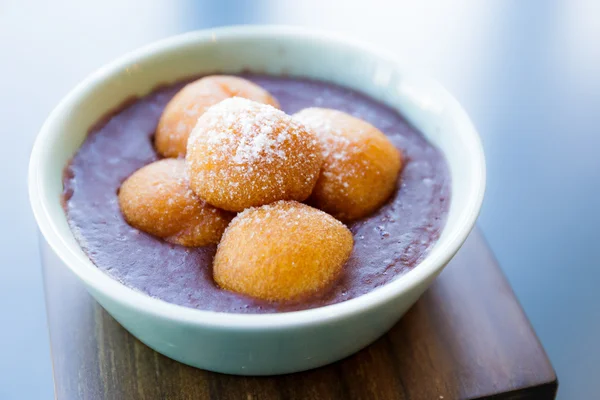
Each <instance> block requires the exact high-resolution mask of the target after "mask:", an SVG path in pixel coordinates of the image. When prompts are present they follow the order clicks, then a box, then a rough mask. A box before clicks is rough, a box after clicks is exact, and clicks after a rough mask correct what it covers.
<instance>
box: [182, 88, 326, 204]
mask: <svg viewBox="0 0 600 400" xmlns="http://www.w3.org/2000/svg"><path fill="white" fill-rule="evenodd" d="M186 162H187V164H188V173H189V177H190V187H191V188H192V190H193V191H194V192H195V193H196V194H197V195H198V196H199V197H200V198H201V199H203V200H204V201H206V202H207V203H209V204H212V205H213V206H215V207H219V208H222V209H224V210H229V211H243V210H244V209H246V208H248V207H255V206H261V205H263V204H269V203H272V202H274V201H277V200H298V201H303V200H305V199H307V198H308V196H309V195H310V193H311V191H312V189H313V187H314V185H315V182H316V181H317V178H318V176H319V170H320V168H321V164H322V156H321V150H320V146H319V141H318V139H317V137H316V136H315V135H314V134H313V132H312V131H310V130H307V129H306V128H305V127H304V126H303V125H302V124H300V123H299V122H297V121H296V120H294V119H293V118H292V117H290V116H289V115H287V114H285V113H284V112H283V111H280V110H278V109H276V108H274V107H272V106H269V105H265V104H260V103H257V102H254V101H250V100H247V99H242V98H240V97H233V98H230V99H226V100H223V101H222V102H220V103H219V104H217V105H215V106H213V107H211V108H209V109H208V110H206V112H205V113H204V114H203V115H202V117H200V119H198V123H197V124H196V127H195V128H194V130H193V131H192V133H191V135H190V139H189V142H188V149H187V156H186Z"/></svg>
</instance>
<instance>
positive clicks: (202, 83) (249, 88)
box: [154, 75, 279, 157]
mask: <svg viewBox="0 0 600 400" xmlns="http://www.w3.org/2000/svg"><path fill="white" fill-rule="evenodd" d="M234 96H238V97H244V98H247V99H250V100H254V101H257V102H259V103H265V104H270V105H272V106H273V107H276V108H279V103H278V102H277V100H275V98H273V96H271V95H270V94H269V92H267V91H266V90H264V89H263V88H261V87H260V86H258V85H256V84H254V83H252V82H250V81H248V80H246V79H243V78H238V77H236V76H226V75H214V76H207V77H204V78H201V79H198V80H197V81H194V82H191V83H189V84H187V85H186V86H185V87H184V88H183V89H181V90H180V91H179V92H178V93H177V94H176V95H175V97H173V98H172V99H171V101H170V102H169V104H167V106H166V107H165V110H164V111H163V113H162V115H161V117H160V121H159V122H158V127H157V128H156V136H155V143H154V144H155V146H156V150H157V151H158V152H159V153H160V154H162V155H163V156H165V157H183V156H185V151H186V147H187V140H188V137H189V135H190V132H191V131H192V129H194V126H196V121H197V120H198V117H200V116H201V115H202V113H204V111H206V109H207V108H209V107H210V106H212V105H215V104H217V103H218V102H220V101H221V100H225V99H227V98H229V97H234Z"/></svg>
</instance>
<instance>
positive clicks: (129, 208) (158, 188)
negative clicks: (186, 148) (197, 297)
mask: <svg viewBox="0 0 600 400" xmlns="http://www.w3.org/2000/svg"><path fill="white" fill-rule="evenodd" d="M119 205H120V207H121V212H122V213H123V216H124V217H125V220H126V221H127V222H128V223H129V224H130V225H131V226H133V227H135V228H137V229H139V230H141V231H144V232H146V233H149V234H151V235H154V236H158V237H160V238H164V239H165V240H166V241H168V242H171V243H175V244H180V245H183V246H205V245H208V244H216V243H218V242H219V240H220V239H221V235H222V234H223V231H224V230H225V228H226V227H227V224H228V223H229V221H231V219H232V218H233V214H231V213H228V212H226V211H223V210H219V209H218V208H215V207H213V206H211V205H209V204H206V203H204V202H203V201H202V200H200V199H199V198H198V197H197V196H196V195H195V194H194V193H193V192H192V191H191V190H190V188H189V186H188V182H187V177H186V173H185V162H184V161H183V160H178V159H172V158H167V159H164V160H160V161H156V162H154V163H152V164H149V165H146V166H145V167H143V168H140V169H139V170H137V171H136V172H134V173H133V174H132V175H131V176H130V177H129V178H127V180H126V181H125V182H123V184H122V185H121V189H120V190H119Z"/></svg>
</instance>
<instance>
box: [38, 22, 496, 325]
mask: <svg viewBox="0 0 600 400" xmlns="http://www.w3.org/2000/svg"><path fill="white" fill-rule="evenodd" d="M252 35H263V36H264V35H270V36H273V37H277V38H278V39H282V38H284V37H288V38H289V37H293V38H294V39H302V40H318V41H325V42H328V43H330V44H337V45H340V46H345V47H346V48H352V50H353V51H357V52H361V53H363V54H366V55H368V56H369V57H370V58H374V59H385V60H391V61H393V65H394V69H396V70H401V71H403V72H410V75H411V76H418V77H419V79H424V80H427V81H429V83H430V84H431V85H433V87H435V90H436V92H438V93H439V94H440V95H442V96H443V97H444V103H445V105H447V106H449V108H451V109H452V118H454V119H460V120H461V126H462V129H460V131H461V134H462V140H463V141H464V144H465V146H468V148H469V150H470V151H469V152H468V154H469V156H471V157H472V162H473V163H474V165H476V166H477V167H478V168H477V170H476V171H474V175H473V176H474V177H473V179H474V182H473V183H474V184H473V190H472V191H473V193H471V194H470V195H469V196H467V202H466V203H465V205H464V209H465V210H466V211H465V212H464V213H463V215H462V216H461V218H460V219H459V220H457V222H456V224H455V227H454V229H453V231H452V232H449V234H448V236H447V237H446V239H445V240H444V241H443V242H442V241H438V243H437V244H436V250H435V251H432V252H431V253H430V254H428V255H427V256H426V257H425V259H424V260H423V261H422V262H421V263H420V264H419V265H417V266H416V267H415V268H413V269H412V270H410V271H408V272H407V273H405V274H404V275H402V276H400V277H398V278H397V279H395V280H393V281H391V282H389V283H387V284H385V285H382V286H381V287H379V288H376V289H374V290H372V291H370V292H368V293H366V294H364V295H361V296H358V297H356V298H353V299H349V300H346V301H343V302H340V303H336V304H331V305H327V306H323V307H318V308H312V309H307V310H300V311H290V312H282V313H267V314H240V313H228V312H218V311H208V310H198V309H194V308H189V307H185V306H181V305H177V304H173V303H168V302H166V301H164V300H160V299H157V298H154V297H151V296H149V295H147V294H145V293H142V292H140V291H138V290H136V289H134V288H130V287H128V286H126V285H125V284H123V283H121V282H119V281H118V280H116V279H114V278H113V277H111V276H109V275H108V274H106V273H105V272H102V271H101V270H100V269H99V268H98V267H96V266H95V265H94V264H93V263H92V262H91V261H90V260H89V259H88V258H87V257H84V256H82V254H81V252H80V251H79V249H77V251H76V250H74V249H73V248H72V246H71V245H70V244H69V243H68V242H67V241H66V240H65V238H64V237H62V236H61V234H60V233H59V230H58V228H57V224H56V221H57V218H59V217H58V216H57V215H52V213H51V212H50V210H49V208H48V206H47V203H48V202H49V201H51V200H49V198H48V196H45V188H44V184H43V177H44V176H45V175H47V174H49V173H50V172H48V173H46V172H45V169H46V168H43V167H44V166H45V165H46V164H47V163H48V160H49V159H50V158H51V153H52V152H51V151H47V149H48V148H49V147H48V144H47V143H48V142H49V141H51V140H52V139H55V137H56V136H60V133H59V132H57V130H56V129H55V128H54V125H55V124H56V123H57V121H58V120H59V119H60V118H61V116H62V115H63V114H65V113H66V112H68V111H69V107H68V105H69V104H71V103H72V102H75V101H77V100H78V99H79V98H81V97H84V96H86V95H88V94H91V93H93V92H94V90H95V87H96V86H98V85H101V84H102V82H103V81H104V80H105V79H107V78H109V77H110V76H112V75H113V74H116V73H118V72H119V71H121V70H122V69H123V68H124V67H126V66H128V65H131V64H132V63H133V62H137V61H140V60H141V59H144V57H145V56H148V55H152V54H155V53H160V52H163V51H167V50H169V49H172V48H174V47H179V46H185V45H186V44H191V43H200V42H208V41H214V40H215V38H226V39H228V40H232V39H238V38H245V37H248V36H252ZM55 140H56V139H55ZM485 182H486V174H485V158H484V153H483V147H482V144H481V140H480V138H479V136H478V134H477V132H476V130H475V128H474V126H473V124H472V122H471V120H470V119H469V117H468V116H467V114H466V112H465V111H464V110H463V108H462V107H461V106H460V104H459V103H458V102H457V101H456V100H455V99H454V97H452V96H451V95H450V94H449V93H448V92H447V91H446V90H445V89H444V88H443V87H442V86H441V85H440V84H438V83H436V82H435V81H433V80H431V79H429V78H426V77H424V76H422V75H421V74H419V73H418V72H416V71H414V70H412V69H410V68H408V67H406V66H404V65H403V64H402V63H401V62H400V61H399V60H398V59H397V58H396V57H395V56H394V55H393V54H391V53H390V52H388V51H386V50H383V49H380V48H378V47H377V46H374V45H372V44H368V43H365V42H363V41H360V40H356V39H351V38H348V37H345V36H341V35H339V34H336V33H332V32H328V31H322V30H318V29H309V28H299V27H289V26H281V25H253V26H244V25H241V26H228V27H221V28H214V29H206V30H199V31H192V32H188V33H184V34H181V35H176V36H172V37H169V38H166V39H163V40H160V41H157V42H154V43H151V44H148V45H146V46H143V47H141V48H139V49H137V50H134V51H132V52H129V53H127V54H125V55H123V56H121V57H119V58H117V59H116V60H114V61H112V62H110V63H108V64H106V65H105V66H103V67H100V68H99V69H98V70H96V71H95V72H93V73H92V74H90V75H89V76H88V77H87V78H85V79H84V80H83V81H81V82H80V83H79V84H78V85H77V86H76V87H75V88H74V89H72V90H71V91H70V92H69V93H68V94H67V95H66V96H65V97H64V98H63V99H62V100H61V101H60V103H59V104H58V105H57V106H56V108H55V109H54V110H53V111H52V112H51V113H50V115H49V116H48V118H47V119H46V121H45V123H44V124H43V126H42V128H41V130H40V132H39V134H38V136H37V138H36V140H35V143H34V146H33V150H32V153H31V158H30V163H29V179H28V186H29V198H30V202H31V207H32V209H33V213H34V216H35V219H36V221H37V224H38V227H39V229H40V231H41V233H42V235H43V236H44V238H45V240H46V241H47V242H48V244H49V245H50V247H51V248H52V250H53V251H54V252H55V254H56V255H58V257H59V258H60V259H61V260H62V261H63V262H64V263H65V264H66V265H67V266H68V267H69V269H70V270H71V271H72V272H73V273H75V274H76V275H77V276H78V277H79V278H80V279H81V280H83V281H84V283H85V284H86V285H87V286H89V287H91V288H93V289H94V290H97V291H98V292H101V293H103V294H104V295H105V296H107V297H108V298H111V299H114V301H117V302H119V303H123V304H124V305H126V306H128V307H131V308H134V309H137V310H138V311H143V312H144V313H146V314H151V315H153V316H155V317H159V318H163V319H167V320H171V321H174V322H178V323H186V324H192V325H202V326H206V327H215V328H230V329H265V328H290V327H298V326H305V325H315V324H323V323H335V321H338V320H340V319H343V318H346V317H348V316H351V315H354V314H357V313H363V312H368V311H370V310H372V309H374V308H377V307H379V306H381V305H383V304H386V303H387V302H389V301H391V300H392V299H394V298H395V297H397V296H399V295H401V294H402V293H405V292H409V291H411V289H414V288H415V287H418V286H419V285H421V284H423V283H424V282H426V281H427V280H428V279H430V278H433V277H435V276H436V275H437V274H438V273H439V272H440V271H441V270H442V269H443V267H444V266H445V265H446V264H447V263H448V261H450V259H451V258H452V257H453V256H454V254H455V253H456V252H457V251H458V249H459V248H460V247H461V246H462V244H463V243H464V241H465V240H466V238H467V236H468V235H469V233H470V231H471V230H472V228H473V226H474V224H475V221H476V219H477V216H478V215H479V211H480V208H481V204H482V201H483V196H484V192H485ZM55 214H56V213H55ZM62 218H64V214H63V215H62Z"/></svg>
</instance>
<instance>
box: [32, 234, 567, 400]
mask: <svg viewBox="0 0 600 400" xmlns="http://www.w3.org/2000/svg"><path fill="white" fill-rule="evenodd" d="M42 255H43V271H44V282H45V289H46V304H47V308H48V322H49V326H50V341H51V349H52V352H51V353H52V363H53V371H54V383H55V390H56V396H57V399H58V400H74V399H93V400H97V399H98V400H99V399H110V400H120V399H170V400H175V399H201V398H218V399H327V398H333V399H342V398H343V399H373V398H377V399H413V400H415V399H416V400H418V399H436V400H437V399H446V400H453V399H479V398H488V397H490V396H492V397H491V398H493V399H536V400H537V399H539V400H546V399H548V400H549V399H554V396H555V393H556V389H557V381H556V376H555V374H554V370H553V369H552V366H551V365H550V363H549V361H548V358H547V357H546V353H545V352H544V350H543V348H542V346H541V345H540V342H539V341H538V339H537V337H536V335H535V333H534V332H533V330H532V328H531V326H530V324H529V321H528V320H527V318H526V316H525V314H524V313H523V310H522V309H521V306H520V305H519V303H518V301H517V300H516V298H515V296H514V294H513V292H512V290H511V288H510V286H509V285H508V283H507V281H506V279H505V278H504V275H503V274H502V273H501V271H500V269H499V268H498V265H497V264H496V261H495V260H494V257H493V255H492V253H491V252H490V250H489V248H488V246H487V244H486V243H485V241H484V239H483V237H482V235H481V233H480V232H479V231H478V230H475V231H474V232H473V233H472V234H471V236H470V237H469V239H468V240H467V242H466V244H465V245H464V247H463V248H462V249H461V250H460V252H459V253H458V254H457V255H456V257H455V258H454V259H453V260H452V262H451V263H450V264H449V265H448V266H447V268H446V269H445V270H444V272H442V274H441V275H440V276H439V277H438V278H437V280H436V281H435V283H434V284H433V286H432V287H431V288H430V289H429V290H428V291H427V292H426V293H425V295H424V296H423V297H422V298H421V299H420V300H419V301H418V302H417V304H416V305H415V306H414V307H413V308H411V309H410V310H409V312H408V313H407V314H406V315H405V316H404V318H403V319H401V320H400V322H399V323H398V324H397V325H396V326H394V327H393V328H392V329H391V331H390V332H388V333H387V334H386V335H384V336H383V337H382V338H380V339H379V340H377V341H376V342H375V343H373V344H372V345H371V346H369V347H367V348H366V349H364V350H362V351H360V352H359V353H357V354H355V355H353V356H350V357H348V358H346V359H344V360H342V361H340V362H337V363H334V364H331V365H329V366H326V367H323V368H318V369H316V370H312V371H307V372H301V373H296V374H289V375H283V376H277V377H236V376H231V375H223V374H218V373H212V372H208V371H202V370H199V369H195V368H192V367H188V366H185V365H183V364H180V363H178V362H176V361H173V360H170V359H168V358H167V357H164V356H162V355H160V354H158V353H156V352H155V351H154V350H151V349H150V348H148V347H146V346H145V345H144V344H142V343H141V342H139V341H138V340H137V339H135V338H134V337H133V336H132V335H130V334H129V333H128V332H127V331H125V329H123V328H122V327H121V326H120V325H119V324H118V323H117V322H116V321H115V320H114V319H113V318H112V317H110V316H109V315H108V314H107V313H106V312H105V311H104V310H103V309H102V308H101V307H100V306H99V305H98V304H97V303H96V302H95V301H94V300H93V299H92V298H91V296H90V295H89V294H88V293H87V291H86V290H85V288H84V287H83V285H82V284H81V283H80V282H79V281H78V280H77V278H76V277H75V276H74V275H73V274H72V273H71V271H70V270H68V269H67V267H66V266H64V264H62V263H61V262H60V261H59V260H58V259H57V258H56V256H55V255H54V254H53V253H52V251H51V250H50V249H49V248H48V247H47V246H46V245H45V244H43V245H42Z"/></svg>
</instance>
